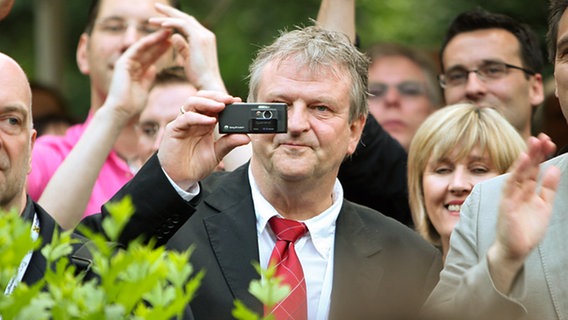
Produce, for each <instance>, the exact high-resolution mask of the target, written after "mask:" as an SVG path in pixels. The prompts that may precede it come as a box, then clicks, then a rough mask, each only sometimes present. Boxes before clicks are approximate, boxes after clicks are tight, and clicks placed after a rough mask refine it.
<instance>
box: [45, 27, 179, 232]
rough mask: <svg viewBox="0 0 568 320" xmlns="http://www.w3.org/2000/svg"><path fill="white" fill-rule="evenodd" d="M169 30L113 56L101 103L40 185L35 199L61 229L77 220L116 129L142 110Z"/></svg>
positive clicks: (116, 133)
mask: <svg viewBox="0 0 568 320" xmlns="http://www.w3.org/2000/svg"><path fill="white" fill-rule="evenodd" d="M171 33H172V32H171V31H170V30H161V31H159V32H156V33H153V34H151V35H148V36H146V37H144V38H142V39H141V40H140V41H138V42H137V43H135V44H134V45H132V46H131V47H130V48H129V49H128V50H127V51H125V53H124V54H123V55H122V56H121V57H120V59H118V60H117V62H116V64H115V72H114V74H113V79H112V82H111V86H110V89H109V94H108V96H107V99H106V101H105V103H104V104H103V106H102V107H101V108H100V109H99V110H97V112H96V113H95V114H94V116H93V119H92V120H91V122H90V123H89V124H88V126H87V129H86V130H85V132H84V133H83V135H82V136H81V138H80V139H79V141H78V142H77V144H76V145H75V147H74V148H73V150H72V151H71V152H70V153H69V155H68V156H67V157H66V158H65V160H64V161H63V163H62V164H61V166H60V167H59V168H58V169H57V171H56V172H55V174H54V175H53V177H52V178H51V180H50V181H49V183H48V185H47V187H46V188H45V191H44V192H43V194H42V196H41V198H40V199H39V201H38V202H39V204H40V205H41V206H43V207H44V208H45V209H46V210H47V211H48V212H50V213H51V214H52V215H53V218H54V219H55V221H57V223H59V224H60V225H61V226H62V227H63V228H65V229H70V228H74V227H75V226H76V225H77V224H78V223H79V221H80V220H81V218H82V217H83V213H84V211H85V208H86V207H87V203H88V201H89V198H90V197H91V193H92V190H93V186H94V184H95V181H96V180H97V177H98V176H99V173H100V170H101V168H102V166H103V164H104V162H105V161H106V159H107V157H108V155H109V153H110V152H111V150H112V147H113V145H114V143H115V142H116V139H117V137H118V136H119V133H120V132H121V130H122V129H123V128H124V127H125V126H126V125H127V124H128V123H129V122H130V121H133V119H134V116H135V115H137V114H139V113H140V112H141V110H142V109H143V108H144V106H145V104H146V97H147V92H148V90H149V88H150V84H151V82H152V80H153V77H154V74H155V67H154V66H153V64H154V63H155V62H156V61H157V59H158V58H159V57H161V56H162V55H163V54H164V53H165V52H166V51H167V50H168V49H169V48H170V46H171V45H170V42H169V37H170V35H171Z"/></svg>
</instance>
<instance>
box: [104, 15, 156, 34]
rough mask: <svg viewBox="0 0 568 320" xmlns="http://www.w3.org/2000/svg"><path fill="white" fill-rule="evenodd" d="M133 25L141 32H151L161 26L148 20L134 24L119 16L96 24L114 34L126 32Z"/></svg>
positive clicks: (106, 31)
mask: <svg viewBox="0 0 568 320" xmlns="http://www.w3.org/2000/svg"><path fill="white" fill-rule="evenodd" d="M131 25H133V26H134V27H136V30H137V31H138V32H140V33H141V34H150V33H153V32H156V31H158V29H159V28H160V27H158V26H156V25H153V24H151V23H150V22H148V21H145V22H142V23H138V24H133V23H129V22H127V21H126V20H124V19H122V18H119V17H111V18H106V19H104V20H102V21H99V22H97V23H96V26H97V28H98V29H99V30H100V31H102V32H105V33H108V34H113V35H119V34H123V33H125V32H126V30H128V28H129V27H130V26H131Z"/></svg>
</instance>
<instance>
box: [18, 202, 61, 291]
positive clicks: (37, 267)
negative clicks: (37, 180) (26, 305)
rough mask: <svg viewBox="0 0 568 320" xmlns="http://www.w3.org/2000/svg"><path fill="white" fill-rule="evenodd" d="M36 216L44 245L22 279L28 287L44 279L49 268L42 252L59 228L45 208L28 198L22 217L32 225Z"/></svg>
mask: <svg viewBox="0 0 568 320" xmlns="http://www.w3.org/2000/svg"><path fill="white" fill-rule="evenodd" d="M34 214H37V216H38V220H39V228H40V233H39V235H40V238H41V241H42V242H41V243H42V244H41V246H40V248H39V249H37V250H35V251H34V253H33V254H32V258H31V260H30V263H29V265H28V268H27V269H26V273H25V274H24V277H23V279H22V281H23V282H25V283H26V284H28V285H30V284H33V283H36V282H37V281H39V280H41V279H42V278H43V276H44V274H45V269H46V267H47V262H46V260H45V257H44V256H43V255H42V254H41V252H40V251H41V248H43V246H44V245H45V244H46V243H48V242H50V241H51V238H52V237H53V230H54V229H55V228H56V227H57V225H56V224H55V221H54V220H53V219H52V218H51V216H50V215H49V214H47V213H46V212H45V210H43V208H41V207H40V206H38V205H36V204H35V203H34V202H33V201H32V200H31V198H29V196H28V200H27V203H26V208H25V209H24V212H23V213H22V215H23V217H24V219H26V220H28V221H30V223H31V222H32V221H33V217H34Z"/></svg>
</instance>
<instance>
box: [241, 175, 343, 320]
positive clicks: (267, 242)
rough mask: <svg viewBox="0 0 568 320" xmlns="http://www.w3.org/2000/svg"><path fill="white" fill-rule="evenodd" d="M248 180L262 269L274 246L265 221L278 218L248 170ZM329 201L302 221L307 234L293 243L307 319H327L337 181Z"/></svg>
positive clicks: (339, 199) (338, 193)
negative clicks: (299, 269)
mask: <svg viewBox="0 0 568 320" xmlns="http://www.w3.org/2000/svg"><path fill="white" fill-rule="evenodd" d="M249 180H250V185H251V192H252V200H253V203H254V211H255V214H256V229H257V234H258V247H259V250H260V252H259V258H260V266H261V267H262V268H264V269H266V268H267V267H268V262H269V261H268V260H269V259H270V255H271V254H272V250H273V249H274V245H275V244H276V236H275V235H274V232H272V229H271V228H270V227H269V226H268V220H270V218H272V217H273V216H279V217H282V216H281V215H280V214H278V212H277V211H276V210H275V209H274V207H272V205H271V204H270V203H268V201H266V199H265V198H264V197H263V196H262V194H261V193H260V191H259V189H258V186H257V184H256V182H255V180H254V177H253V175H252V172H251V170H250V167H249ZM332 201H333V203H332V205H331V207H329V208H328V209H326V210H325V211H323V212H322V213H320V214H319V215H317V216H315V217H313V218H311V219H309V220H306V221H302V222H304V223H305V224H306V226H307V227H308V230H309V232H307V233H306V234H305V235H303V236H302V237H301V238H300V239H298V241H296V243H295V249H296V253H297V254H298V258H299V259H300V262H301V263H302V269H303V271H304V277H305V279H306V289H307V297H308V319H314V320H315V319H318V320H319V319H327V318H328V316H329V309H330V300H331V288H332V285H333V247H334V243H335V223H336V220H337V216H338V215H339V211H340V210H341V206H342V204H343V189H342V187H341V184H340V183H339V180H337V179H336V180H335V185H334V188H333V194H332Z"/></svg>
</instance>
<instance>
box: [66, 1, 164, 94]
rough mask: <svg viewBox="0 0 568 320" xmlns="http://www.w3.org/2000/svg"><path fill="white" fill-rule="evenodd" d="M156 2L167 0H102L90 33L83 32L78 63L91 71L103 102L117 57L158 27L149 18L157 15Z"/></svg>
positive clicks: (92, 85)
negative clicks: (149, 21)
mask: <svg viewBox="0 0 568 320" xmlns="http://www.w3.org/2000/svg"><path fill="white" fill-rule="evenodd" d="M155 3H165V4H168V1H166V0H136V1H132V0H101V3H100V9H99V12H98V15H97V18H96V19H95V23H94V25H93V31H92V33H91V34H90V35H87V34H82V35H81V39H80V41H79V45H78V47H77V64H78V66H79V69H80V70H81V72H82V73H84V74H88V75H89V76H90V80H91V87H92V89H93V90H95V92H94V93H93V94H96V95H97V96H99V97H101V101H100V103H101V104H102V101H104V99H105V98H106V95H107V93H108V89H109V86H110V83H111V79H112V73H113V69H114V64H115V62H116V60H118V58H119V57H120V56H121V55H122V53H124V51H126V49H128V48H129V47H130V46H131V45H132V44H133V43H135V42H136V41H137V40H139V39H140V38H142V37H143V36H145V35H147V34H149V33H151V32H154V31H156V30H157V28H156V27H155V26H153V25H150V24H149V23H148V19H149V18H151V17H155V16H158V15H159V14H158V13H157V11H156V10H155V9H154V4H155Z"/></svg>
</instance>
